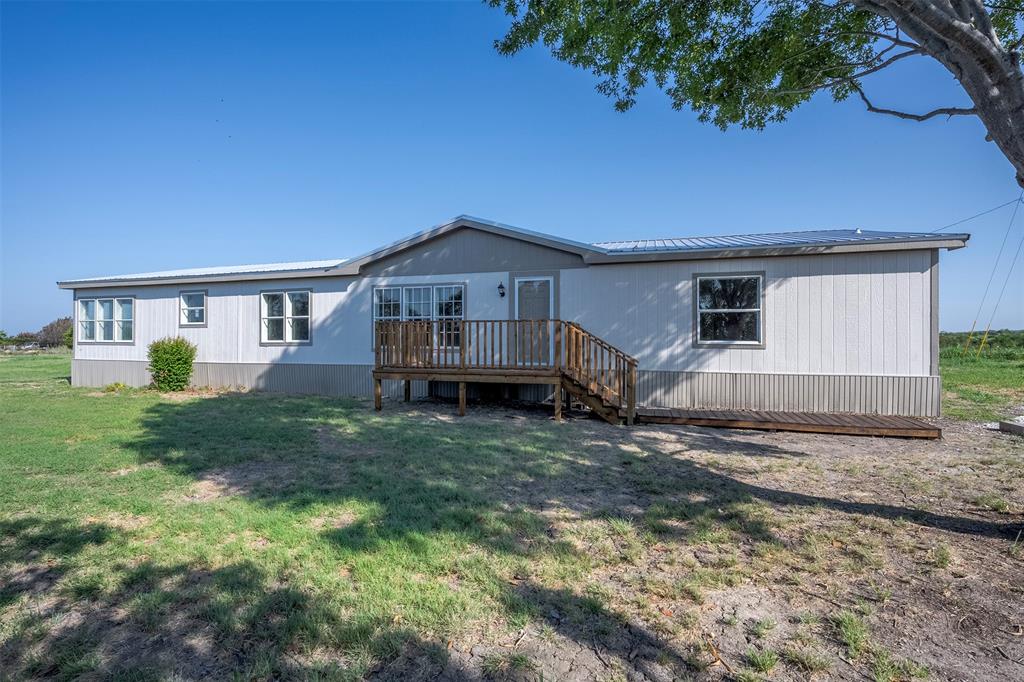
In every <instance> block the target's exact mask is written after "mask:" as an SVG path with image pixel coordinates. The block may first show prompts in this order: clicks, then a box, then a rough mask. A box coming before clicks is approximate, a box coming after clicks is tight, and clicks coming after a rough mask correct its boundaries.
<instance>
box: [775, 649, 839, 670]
mask: <svg viewBox="0 0 1024 682" xmlns="http://www.w3.org/2000/svg"><path fill="white" fill-rule="evenodd" d="M782 660H784V661H785V662H786V663H789V664H790V665H791V666H793V667H794V668H797V669H799V670H802V671H804V672H806V673H821V672H825V671H826V670H828V669H829V668H831V667H832V662H831V661H829V660H828V658H826V657H825V656H822V655H821V654H819V653H816V652H814V651H811V650H810V649H806V648H802V647H795V646H789V647H786V648H785V649H783V650H782Z"/></svg>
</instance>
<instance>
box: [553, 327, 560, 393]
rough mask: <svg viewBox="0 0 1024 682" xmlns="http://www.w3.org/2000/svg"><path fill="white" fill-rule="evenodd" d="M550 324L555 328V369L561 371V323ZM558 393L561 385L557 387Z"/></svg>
mask: <svg viewBox="0 0 1024 682" xmlns="http://www.w3.org/2000/svg"><path fill="white" fill-rule="evenodd" d="M551 324H552V325H553V326H554V328H555V369H557V370H561V369H562V321H561V320H552V321H551ZM558 391H559V393H561V391H562V385H561V384H559V385H558Z"/></svg>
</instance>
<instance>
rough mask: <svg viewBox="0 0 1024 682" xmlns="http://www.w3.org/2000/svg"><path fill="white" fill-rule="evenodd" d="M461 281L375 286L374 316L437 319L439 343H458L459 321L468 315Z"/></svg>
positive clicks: (391, 318)
mask: <svg viewBox="0 0 1024 682" xmlns="http://www.w3.org/2000/svg"><path fill="white" fill-rule="evenodd" d="M465 293H466V288H465V286H464V285H462V284H444V285H438V286H429V285H425V284H418V285H411V286H387V287H377V288H375V289H374V290H373V319H374V320H438V321H439V322H440V323H439V324H438V327H437V328H438V344H439V345H442V346H449V347H456V346H458V345H459V342H460V339H459V325H457V324H455V322H454V321H455V320H462V319H464V318H465V309H464V307H465V303H464V302H465Z"/></svg>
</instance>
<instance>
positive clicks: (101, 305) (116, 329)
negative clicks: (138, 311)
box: [78, 298, 135, 343]
mask: <svg viewBox="0 0 1024 682" xmlns="http://www.w3.org/2000/svg"><path fill="white" fill-rule="evenodd" d="M134 311H135V299H133V298H89V299H81V300H79V302H78V341H80V342H97V341H105V342H112V343H128V342H131V341H132V340H133V338H134V335H133V332H134V325H133V319H134Z"/></svg>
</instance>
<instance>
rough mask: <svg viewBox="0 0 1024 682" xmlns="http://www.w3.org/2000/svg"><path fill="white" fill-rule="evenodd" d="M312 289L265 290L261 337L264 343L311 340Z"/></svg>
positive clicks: (262, 296) (261, 310)
mask: <svg viewBox="0 0 1024 682" xmlns="http://www.w3.org/2000/svg"><path fill="white" fill-rule="evenodd" d="M311 296H312V293H311V292H309V291H264V292H262V293H261V294H260V340H261V341H262V342H263V343H309V339H310V325H309V321H310V315H309V310H310V306H309V301H310V298H311Z"/></svg>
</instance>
